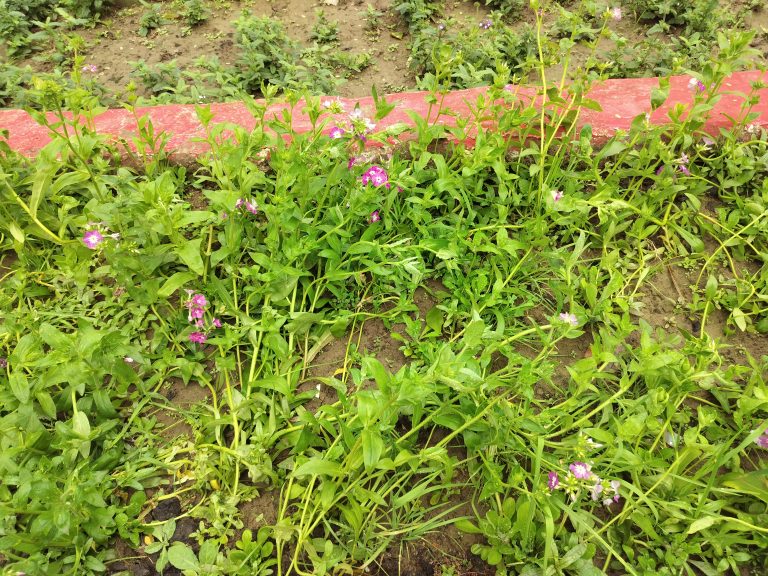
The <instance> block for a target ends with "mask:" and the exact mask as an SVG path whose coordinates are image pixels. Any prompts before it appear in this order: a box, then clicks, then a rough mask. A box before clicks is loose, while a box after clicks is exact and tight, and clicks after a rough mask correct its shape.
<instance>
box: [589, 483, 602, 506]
mask: <svg viewBox="0 0 768 576" xmlns="http://www.w3.org/2000/svg"><path fill="white" fill-rule="evenodd" d="M590 493H591V496H592V500H593V501H594V502H597V499H598V498H599V497H600V494H602V493H603V484H602V481H601V480H600V479H599V478H598V479H597V483H595V485H594V486H592V490H590Z"/></svg>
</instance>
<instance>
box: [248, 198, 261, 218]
mask: <svg viewBox="0 0 768 576" xmlns="http://www.w3.org/2000/svg"><path fill="white" fill-rule="evenodd" d="M245 209H246V210H248V212H250V213H251V214H253V215H254V216H255V215H256V214H258V213H259V207H258V206H257V205H256V204H255V203H252V202H248V200H246V201H245Z"/></svg>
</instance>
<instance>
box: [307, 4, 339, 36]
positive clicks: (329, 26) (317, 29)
mask: <svg viewBox="0 0 768 576" xmlns="http://www.w3.org/2000/svg"><path fill="white" fill-rule="evenodd" d="M315 17H316V18H317V22H315V25H314V26H313V27H312V33H311V34H310V38H312V40H314V41H315V42H317V43H318V44H334V43H336V42H338V41H339V24H338V22H331V21H330V20H328V18H327V16H326V15H325V11H323V10H317V11H315Z"/></svg>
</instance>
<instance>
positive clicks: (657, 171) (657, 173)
mask: <svg viewBox="0 0 768 576" xmlns="http://www.w3.org/2000/svg"><path fill="white" fill-rule="evenodd" d="M662 172H664V164H662V165H661V166H659V167H658V168H657V169H656V176H661V173H662Z"/></svg>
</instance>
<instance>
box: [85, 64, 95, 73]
mask: <svg viewBox="0 0 768 576" xmlns="http://www.w3.org/2000/svg"><path fill="white" fill-rule="evenodd" d="M81 70H82V71H83V72H90V73H91V74H95V73H96V72H98V71H99V69H98V68H97V67H96V66H95V65H93V64H86V65H85V66H83V67H82V68H81Z"/></svg>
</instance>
